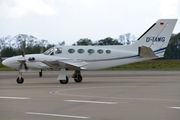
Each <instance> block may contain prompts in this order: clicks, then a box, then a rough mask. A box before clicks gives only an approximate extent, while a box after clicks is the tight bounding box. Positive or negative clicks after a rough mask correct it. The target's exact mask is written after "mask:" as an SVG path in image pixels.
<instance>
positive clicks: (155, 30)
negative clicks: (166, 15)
mask: <svg viewBox="0 0 180 120" xmlns="http://www.w3.org/2000/svg"><path fill="white" fill-rule="evenodd" d="M176 22H177V19H160V20H158V21H157V22H156V23H154V24H153V25H152V26H151V27H150V28H149V29H148V30H147V31H146V32H145V33H144V34H142V35H141V36H140V37H139V38H138V41H137V42H135V43H134V44H132V45H131V48H132V50H133V49H136V48H138V47H142V46H145V47H149V48H151V49H152V51H153V52H154V53H155V54H156V55H157V56H163V55H164V52H165V50H166V47H167V45H168V43H169V40H170V37H171V35H172V32H173V29H174V27H175V24H176Z"/></svg>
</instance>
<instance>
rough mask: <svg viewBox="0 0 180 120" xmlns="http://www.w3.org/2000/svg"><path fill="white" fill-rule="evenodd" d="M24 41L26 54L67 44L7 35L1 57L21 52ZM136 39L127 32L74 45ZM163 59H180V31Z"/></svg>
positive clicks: (0, 40) (122, 42)
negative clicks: (115, 36) (114, 36)
mask: <svg viewBox="0 0 180 120" xmlns="http://www.w3.org/2000/svg"><path fill="white" fill-rule="evenodd" d="M22 41H26V47H25V54H36V53H42V52H43V51H45V50H47V49H49V48H51V47H53V46H56V45H65V41H62V42H59V43H58V44H51V43H49V42H48V40H44V39H41V40H39V39H37V38H36V37H34V36H32V35H26V34H18V35H16V36H14V37H12V36H7V37H3V38H0V52H1V56H0V57H12V56H16V55H20V54H21V52H22V51H21V49H22ZM135 41H136V38H135V36H134V35H131V34H130V33H126V34H123V35H120V36H119V38H116V39H114V38H111V37H107V38H104V39H100V40H97V41H95V42H93V41H92V40H91V39H88V38H81V39H80V40H78V41H77V42H76V43H74V44H73V45H74V46H75V45H86V46H88V45H91V46H94V45H96V46H97V45H99V46H101V45H129V44H132V43H133V42H135ZM162 59H180V33H178V34H172V36H171V39H170V42H169V45H168V47H167V49H166V52H165V55H164V58H162Z"/></svg>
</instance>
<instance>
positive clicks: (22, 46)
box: [21, 40, 26, 57]
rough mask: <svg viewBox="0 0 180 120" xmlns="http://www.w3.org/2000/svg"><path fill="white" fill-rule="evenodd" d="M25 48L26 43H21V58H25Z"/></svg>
mask: <svg viewBox="0 0 180 120" xmlns="http://www.w3.org/2000/svg"><path fill="white" fill-rule="evenodd" d="M25 47H26V41H25V40H24V41H22V43H21V52H22V56H23V57H24V56H25Z"/></svg>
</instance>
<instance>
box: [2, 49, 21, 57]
mask: <svg viewBox="0 0 180 120" xmlns="http://www.w3.org/2000/svg"><path fill="white" fill-rule="evenodd" d="M16 55H17V50H15V49H13V48H12V47H6V48H4V49H3V50H2V51H1V56H2V57H12V56H16Z"/></svg>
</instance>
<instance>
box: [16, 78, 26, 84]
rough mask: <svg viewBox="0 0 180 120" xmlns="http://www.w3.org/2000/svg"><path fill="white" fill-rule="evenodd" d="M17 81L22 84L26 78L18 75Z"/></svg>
mask: <svg viewBox="0 0 180 120" xmlns="http://www.w3.org/2000/svg"><path fill="white" fill-rule="evenodd" d="M16 82H17V83H18V84H22V83H23V82H24V79H23V78H22V77H18V78H17V79H16Z"/></svg>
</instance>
